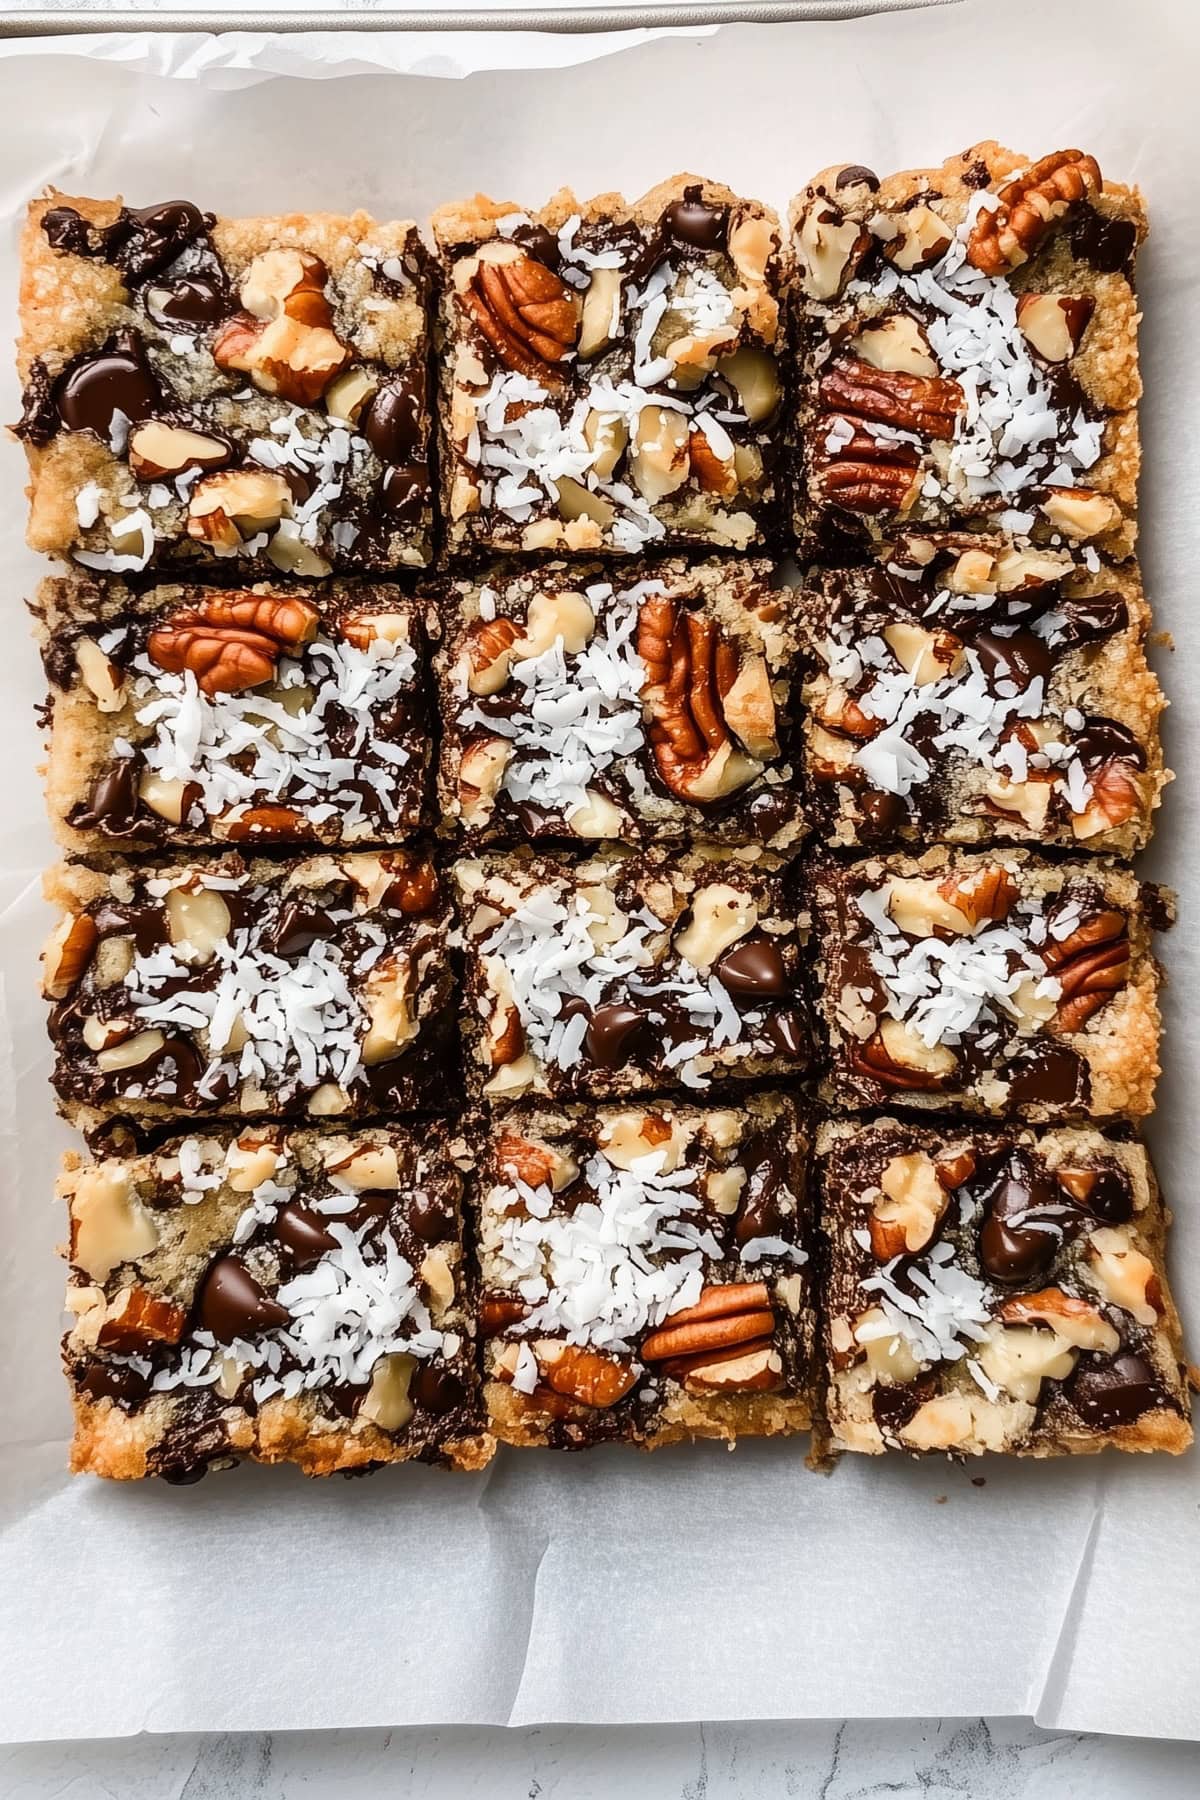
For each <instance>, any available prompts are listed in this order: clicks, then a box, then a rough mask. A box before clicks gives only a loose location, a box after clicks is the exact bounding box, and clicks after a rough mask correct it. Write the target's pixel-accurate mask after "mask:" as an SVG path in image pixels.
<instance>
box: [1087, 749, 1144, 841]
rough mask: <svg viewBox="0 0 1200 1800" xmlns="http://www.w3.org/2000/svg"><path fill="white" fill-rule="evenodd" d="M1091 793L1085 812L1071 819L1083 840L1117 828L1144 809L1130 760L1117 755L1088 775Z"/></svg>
mask: <svg viewBox="0 0 1200 1800" xmlns="http://www.w3.org/2000/svg"><path fill="white" fill-rule="evenodd" d="M1088 782H1089V784H1090V786H1091V790H1092V791H1091V795H1090V797H1089V799H1088V803H1087V805H1086V806H1085V807H1084V809H1083V811H1082V812H1081V813H1075V814H1074V815H1073V817H1072V819H1071V829H1072V831H1073V832H1074V833H1075V836H1076V837H1077V838H1079V839H1081V840H1086V839H1087V838H1092V837H1098V836H1099V835H1100V833H1101V832H1102V831H1115V830H1116V829H1117V827H1118V826H1119V825H1124V824H1125V823H1126V821H1127V820H1129V819H1132V818H1133V817H1134V815H1135V813H1137V812H1139V811H1140V810H1141V805H1142V791H1141V788H1140V787H1139V786H1138V782H1137V778H1136V776H1135V775H1134V773H1133V772H1132V770H1131V769H1130V766H1129V764H1128V763H1127V762H1125V761H1123V760H1122V759H1121V758H1119V757H1114V758H1113V760H1112V761H1111V762H1104V763H1101V764H1100V767H1099V768H1098V769H1093V770H1092V771H1091V773H1090V775H1089V776H1088Z"/></svg>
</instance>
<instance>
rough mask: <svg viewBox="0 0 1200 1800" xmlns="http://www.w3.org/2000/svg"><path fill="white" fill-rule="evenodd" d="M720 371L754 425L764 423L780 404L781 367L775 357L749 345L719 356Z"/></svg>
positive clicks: (717, 368) (720, 374) (717, 367)
mask: <svg viewBox="0 0 1200 1800" xmlns="http://www.w3.org/2000/svg"><path fill="white" fill-rule="evenodd" d="M716 372H717V374H718V375H719V376H721V377H722V379H723V380H725V381H727V382H728V383H729V385H730V387H731V388H732V389H733V391H734V393H735V394H736V395H737V397H738V403H739V405H740V406H741V409H742V411H743V412H744V413H745V415H746V417H747V419H748V420H749V421H750V423H751V425H761V424H762V423H763V421H764V420H765V419H769V418H770V417H771V414H772V413H773V412H774V411H775V409H776V408H777V407H778V405H779V398H780V387H779V370H778V367H777V366H776V363H775V358H774V357H773V356H768V355H767V352H766V351H765V350H758V349H756V348H755V347H754V345H752V344H747V345H746V346H745V347H744V348H743V349H741V350H735V351H734V352H733V354H732V356H722V357H719V358H718V359H717V365H716Z"/></svg>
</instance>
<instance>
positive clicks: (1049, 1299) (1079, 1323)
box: [1000, 1288, 1121, 1356]
mask: <svg viewBox="0 0 1200 1800" xmlns="http://www.w3.org/2000/svg"><path fill="white" fill-rule="evenodd" d="M1000 1317H1001V1318H1002V1319H1003V1320H1004V1321H1005V1323H1010V1322H1011V1323H1016V1324H1022V1325H1025V1324H1029V1325H1048V1326H1049V1327H1050V1329H1051V1330H1052V1331H1053V1332H1054V1333H1055V1334H1056V1335H1057V1336H1058V1337H1059V1338H1060V1339H1061V1340H1062V1341H1063V1342H1064V1343H1067V1344H1072V1345H1074V1347H1075V1348H1076V1349H1077V1350H1099V1351H1102V1352H1103V1353H1104V1354H1105V1355H1106V1356H1111V1355H1112V1354H1113V1353H1114V1352H1115V1351H1116V1350H1118V1349H1119V1348H1120V1344H1121V1339H1120V1337H1119V1335H1118V1334H1117V1332H1116V1331H1114V1330H1113V1327H1112V1326H1111V1325H1110V1324H1109V1322H1108V1320H1107V1319H1106V1318H1105V1317H1104V1314H1103V1313H1102V1312H1100V1310H1099V1309H1098V1308H1097V1307H1095V1306H1092V1305H1091V1304H1090V1303H1089V1302H1088V1301H1087V1300H1079V1299H1076V1298H1075V1297H1074V1296H1073V1295H1071V1294H1064V1293H1063V1291H1062V1289H1061V1288H1042V1289H1041V1291H1040V1292H1039V1293H1036V1294H1018V1295H1015V1296H1014V1297H1013V1299H1011V1300H1006V1301H1005V1302H1004V1305H1003V1306H1002V1307H1001V1308H1000Z"/></svg>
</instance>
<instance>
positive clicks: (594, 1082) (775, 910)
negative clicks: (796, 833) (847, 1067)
mask: <svg viewBox="0 0 1200 1800" xmlns="http://www.w3.org/2000/svg"><path fill="white" fill-rule="evenodd" d="M454 877H455V880H456V882H457V886H458V899H459V909H460V923H461V926H462V934H463V940H464V947H465V950H466V960H467V971H466V995H465V999H464V1003H463V1030H464V1033H465V1034H466V1039H467V1043H468V1044H469V1046H470V1050H469V1055H468V1058H467V1062H468V1075H467V1080H468V1083H469V1085H470V1086H471V1087H472V1088H473V1089H474V1091H475V1092H477V1093H482V1095H483V1097H484V1099H485V1100H487V1101H490V1102H492V1103H493V1104H498V1105H503V1104H507V1103H508V1102H510V1101H513V1100H519V1099H521V1098H523V1097H532V1096H535V1095H551V1096H553V1097H554V1098H555V1099H560V1098H572V1097H575V1096H586V1097H588V1098H594V1099H604V1098H608V1097H611V1096H614V1095H624V1094H638V1093H654V1092H656V1091H658V1090H661V1089H663V1088H673V1087H681V1086H682V1087H687V1088H694V1089H704V1088H707V1087H709V1086H710V1085H711V1084H712V1083H713V1082H716V1081H728V1080H738V1081H749V1080H754V1079H756V1078H773V1077H778V1076H781V1075H785V1074H789V1073H801V1072H803V1071H804V1070H805V1069H807V1067H808V1065H809V1062H810V1060H811V1040H810V1025H809V1017H808V1011H807V1007H806V1004H805V1000H804V997H803V992H802V983H803V977H802V971H801V966H800V955H801V944H802V939H803V932H804V923H803V921H802V919H801V917H800V912H799V907H798V902H797V899H796V896H795V893H794V891H793V887H794V881H793V878H792V876H791V873H790V871H789V869H788V865H787V863H786V862H784V861H783V859H781V858H779V857H776V856H773V855H772V854H771V853H770V852H767V851H753V850H744V851H741V852H737V851H717V850H711V851H704V850H694V851H689V852H680V853H677V854H671V853H670V852H667V851H661V850H648V851H645V852H643V853H641V854H636V853H626V852H624V851H621V850H618V849H615V848H611V849H608V850H605V851H602V852H600V853H599V854H597V855H595V856H591V857H588V858H586V859H583V860H575V861H570V860H567V859H566V858H555V857H550V856H535V855H531V854H528V853H526V854H521V853H517V854H515V855H510V856H489V857H483V858H480V859H478V860H464V861H461V862H458V863H456V864H455V865H454Z"/></svg>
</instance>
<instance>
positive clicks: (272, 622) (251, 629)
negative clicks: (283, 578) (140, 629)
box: [146, 592, 320, 700]
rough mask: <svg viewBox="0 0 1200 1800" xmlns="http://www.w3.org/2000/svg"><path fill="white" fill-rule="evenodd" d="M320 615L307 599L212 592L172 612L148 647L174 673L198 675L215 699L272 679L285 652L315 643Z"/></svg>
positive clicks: (198, 682) (205, 690) (204, 688)
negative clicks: (191, 604) (193, 603)
mask: <svg viewBox="0 0 1200 1800" xmlns="http://www.w3.org/2000/svg"><path fill="white" fill-rule="evenodd" d="M319 619H320V614H319V613H318V612H317V609H316V607H315V606H313V605H311V604H310V602H309V601H307V600H284V599H280V598H279V597H278V596H275V595H270V594H251V593H244V592H233V593H228V594H211V595H209V597H208V598H207V599H206V600H205V601H204V602H203V604H202V605H200V606H195V607H183V608H181V609H180V611H178V612H175V613H172V614H171V616H170V618H168V619H167V620H166V622H165V623H164V624H162V625H159V626H157V627H156V628H155V629H154V630H153V631H152V632H151V633H150V636H149V638H148V639H147V641H146V650H147V653H148V654H149V656H150V658H151V659H152V661H154V662H156V663H157V664H158V666H159V668H160V669H166V670H167V672H168V673H169V674H172V675H181V674H183V673H184V672H185V671H186V672H187V673H188V674H191V675H194V676H195V677H196V681H197V684H198V686H199V688H200V691H201V692H202V693H204V694H207V695H208V697H209V699H210V700H211V699H212V698H213V697H214V695H216V694H235V693H239V692H240V691H241V690H242V689H244V688H252V687H260V686H261V685H262V683H263V682H265V681H270V680H272V678H273V677H274V674H275V665H276V663H277V662H278V660H279V655H280V652H281V651H282V650H296V649H299V648H300V646H301V645H302V644H308V643H311V642H312V640H313V638H314V637H315V636H316V634H317V624H318V621H319Z"/></svg>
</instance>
